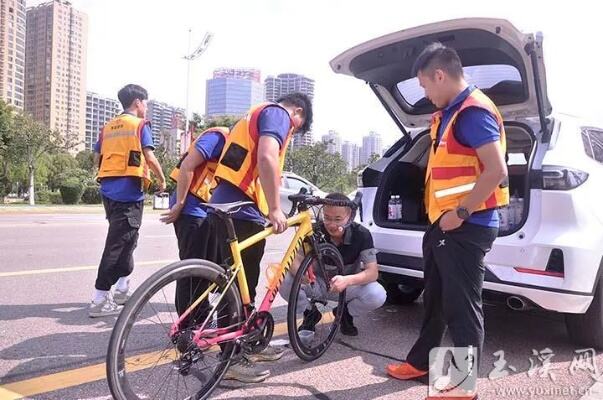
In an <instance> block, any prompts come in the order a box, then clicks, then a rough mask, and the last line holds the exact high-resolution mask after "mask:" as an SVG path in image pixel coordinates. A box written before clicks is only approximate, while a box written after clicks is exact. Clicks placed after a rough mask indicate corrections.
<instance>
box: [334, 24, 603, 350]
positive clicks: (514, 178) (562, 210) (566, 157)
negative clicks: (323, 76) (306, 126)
mask: <svg viewBox="0 0 603 400" xmlns="http://www.w3.org/2000/svg"><path fill="white" fill-rule="evenodd" d="M434 41H439V42H442V43H443V44H445V45H448V46H451V47H453V48H455V49H456V50H457V52H458V54H459V56H460V57H461V59H462V61H463V65H464V66H465V68H464V70H465V77H466V79H467V80H468V82H469V83H471V84H475V85H476V86H477V87H479V88H480V89H482V90H483V91H484V92H485V93H486V94H487V95H488V96H489V97H490V98H491V99H492V100H493V101H494V102H495V103H496V104H497V105H498V107H499V109H500V111H501V113H502V115H503V117H504V119H505V130H506V133H507V160H508V161H507V163H508V166H509V168H508V169H509V184H510V193H511V195H512V199H511V205H510V206H509V207H508V208H506V209H503V210H500V211H499V212H500V214H501V230H500V234H499V238H498V239H497V240H496V241H495V243H494V246H493V249H492V251H491V252H490V253H489V254H488V256H487V258H486V263H487V266H488V268H487V270H486V276H485V282H484V299H485V300H487V301H496V300H498V301H502V302H505V303H506V304H507V305H508V306H509V307H511V308H513V309H516V310H522V309H527V308H530V307H540V308H542V309H546V310H550V311H556V312H560V313H564V314H565V316H566V325H567V329H568V332H569V334H570V337H571V338H572V339H573V340H574V341H575V342H577V343H580V344H583V345H586V346H593V347H603V283H600V282H599V281H600V279H599V278H600V276H601V273H602V272H603V270H602V264H603V202H602V200H601V197H600V196H601V194H603V167H602V165H601V162H603V128H597V127H596V125H594V124H593V123H591V122H588V121H584V120H580V119H577V118H575V117H571V116H567V115H563V114H557V113H555V114H553V113H552V107H551V105H550V103H549V100H548V97H547V92H546V75H545V68H544V61H543V55H542V35H540V34H536V35H532V34H523V33H521V32H520V31H518V30H517V29H516V28H515V27H514V26H513V25H512V24H511V23H509V22H508V21H505V20H499V19H482V18H469V19H460V20H453V21H446V22H440V23H434V24H429V25H424V26H420V27H417V28H412V29H407V30H403V31H400V32H396V33H392V34H389V35H386V36H383V37H380V38H377V39H374V40H371V41H369V42H366V43H363V44H361V45H359V46H356V47H354V48H352V49H350V50H348V51H346V52H344V53H342V54H341V55H339V56H337V57H336V58H335V59H333V60H332V61H331V67H332V69H333V70H334V71H335V72H336V73H341V74H347V75H351V76H354V77H356V78H358V79H362V80H364V81H366V82H367V83H368V85H369V86H370V87H371V89H372V90H373V92H374V93H375V95H376V96H377V97H378V98H379V100H380V101H381V103H382V104H383V106H384V107H385V109H386V110H387V111H388V113H389V114H390V116H391V117H392V118H393V119H394V121H395V122H396V124H397V125H398V127H399V128H400V131H401V133H402V138H401V139H400V140H399V141H398V142H397V143H396V144H394V145H393V146H392V147H391V148H390V149H389V150H388V151H387V152H386V153H385V155H384V156H383V158H381V159H380V160H378V161H376V162H375V163H373V164H372V165H370V166H369V167H367V168H366V169H365V170H364V171H363V172H361V174H360V175H359V179H358V186H359V189H358V190H360V191H361V192H362V193H363V200H362V202H363V211H362V213H361V218H362V223H363V224H364V225H365V226H366V227H367V228H368V229H370V231H371V233H372V234H373V238H374V240H375V245H376V247H377V249H378V250H379V254H378V262H379V268H380V270H381V272H382V274H381V275H382V280H383V283H384V284H385V286H386V288H387V290H388V299H389V301H390V302H393V303H398V304H401V303H406V302H412V301H414V300H415V299H417V298H418V297H419V295H420V294H421V291H422V277H423V270H422V269H423V266H422V263H423V262H422V251H421V242H422V239H423V233H424V231H425V229H426V227H427V225H428V221H427V217H426V214H425V209H424V206H423V192H424V183H423V182H424V176H425V168H426V164H427V158H428V148H429V146H430V145H431V140H430V137H429V132H428V127H429V123H430V119H431V114H432V113H433V112H434V111H435V108H434V106H433V105H432V104H431V103H430V102H429V101H428V100H427V99H426V98H425V97H424V92H423V89H422V88H421V87H420V86H419V83H418V81H417V79H416V78H415V77H412V76H411V72H410V71H411V66H412V64H413V62H414V61H415V60H416V57H417V56H418V54H419V52H420V51H421V50H422V49H423V48H424V47H425V46H426V45H427V44H429V43H431V42H434ZM392 196H400V201H401V204H402V213H401V214H402V215H401V218H398V215H397V214H398V213H389V214H388V203H389V201H390V198H392Z"/></svg>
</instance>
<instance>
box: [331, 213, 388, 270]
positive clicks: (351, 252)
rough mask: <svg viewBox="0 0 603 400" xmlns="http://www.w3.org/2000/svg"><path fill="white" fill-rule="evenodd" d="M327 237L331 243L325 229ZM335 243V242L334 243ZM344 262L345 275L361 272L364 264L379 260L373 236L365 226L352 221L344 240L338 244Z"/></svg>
mask: <svg viewBox="0 0 603 400" xmlns="http://www.w3.org/2000/svg"><path fill="white" fill-rule="evenodd" d="M323 232H324V234H325V237H326V238H327V240H328V241H329V242H331V243H333V242H332V241H331V237H330V235H329V233H328V232H326V230H323ZM333 244H334V243H333ZM337 249H338V250H339V252H340V253H341V257H342V258H343V264H344V266H345V267H344V275H351V274H356V273H358V272H360V271H361V270H362V269H363V266H364V265H366V264H367V263H370V262H376V261H377V251H376V250H375V247H374V245H373V236H372V235H371V233H370V232H369V230H368V229H366V228H365V227H364V226H362V225H360V224H359V223H357V222H352V224H351V225H350V226H348V227H347V228H346V230H345V233H344V235H343V242H341V244H339V245H338V246H337Z"/></svg>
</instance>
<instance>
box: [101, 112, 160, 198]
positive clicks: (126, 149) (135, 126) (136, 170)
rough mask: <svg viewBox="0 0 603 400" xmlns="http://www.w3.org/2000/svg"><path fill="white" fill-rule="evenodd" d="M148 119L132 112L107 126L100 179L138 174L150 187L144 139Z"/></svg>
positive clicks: (145, 185)
mask: <svg viewBox="0 0 603 400" xmlns="http://www.w3.org/2000/svg"><path fill="white" fill-rule="evenodd" d="M147 123H148V122H147V121H145V120H144V119H142V118H138V117H135V116H133V115H131V114H127V113H124V114H121V115H119V116H117V117H115V118H113V119H112V120H111V121H109V122H107V124H106V125H105V126H104V127H103V129H102V131H101V133H100V135H101V137H100V141H101V146H100V157H101V161H100V167H99V171H98V175H97V179H98V180H100V179H102V178H107V177H120V176H134V177H139V178H142V185H143V187H144V188H148V187H149V186H150V184H151V175H150V172H149V167H148V165H147V163H146V160H145V157H144V152H143V151H142V145H141V143H140V139H141V136H142V129H143V127H144V126H145V125H146V124H147Z"/></svg>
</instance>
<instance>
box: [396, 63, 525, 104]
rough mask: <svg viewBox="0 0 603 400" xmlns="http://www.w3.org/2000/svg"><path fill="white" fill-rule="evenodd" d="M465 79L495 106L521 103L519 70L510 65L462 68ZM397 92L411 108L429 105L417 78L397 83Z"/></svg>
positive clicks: (521, 90)
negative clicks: (490, 99) (484, 94)
mask: <svg viewBox="0 0 603 400" xmlns="http://www.w3.org/2000/svg"><path fill="white" fill-rule="evenodd" d="M463 72H464V74H465V79H466V80H467V82H468V83H469V84H470V85H475V86H477V87H478V88H479V89H481V90H482V91H484V93H486V94H487V95H489V96H490V97H491V98H492V99H493V101H494V102H495V103H497V104H511V103H514V102H521V101H523V97H524V93H523V85H522V81H521V74H520V73H519V70H518V69H517V68H515V67H514V66H512V65H504V64H490V65H473V66H467V67H463ZM396 86H397V88H398V91H399V93H400V95H401V96H402V98H403V99H404V101H406V102H407V103H408V104H409V105H410V106H411V107H413V108H414V107H418V108H424V107H425V106H427V105H431V103H430V102H429V101H428V100H427V99H426V98H425V91H424V90H423V88H422V87H421V85H419V80H418V79H417V78H412V79H407V80H405V81H402V82H399V83H398V84H397V85H396Z"/></svg>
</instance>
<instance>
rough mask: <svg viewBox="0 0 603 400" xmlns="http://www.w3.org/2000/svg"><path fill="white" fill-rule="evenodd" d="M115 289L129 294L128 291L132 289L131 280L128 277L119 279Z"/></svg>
mask: <svg viewBox="0 0 603 400" xmlns="http://www.w3.org/2000/svg"><path fill="white" fill-rule="evenodd" d="M115 288H116V289H117V290H119V291H120V292H127V291H128V289H129V288H130V279H128V277H127V276H122V277H121V278H119V279H118V280H117V283H116V284H115Z"/></svg>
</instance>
